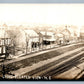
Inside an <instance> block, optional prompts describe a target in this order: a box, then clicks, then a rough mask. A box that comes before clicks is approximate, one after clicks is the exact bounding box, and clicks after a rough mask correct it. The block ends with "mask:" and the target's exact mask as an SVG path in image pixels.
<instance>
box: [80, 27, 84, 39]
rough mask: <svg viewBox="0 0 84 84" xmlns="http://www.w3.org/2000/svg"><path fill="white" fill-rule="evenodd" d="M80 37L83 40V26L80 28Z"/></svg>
mask: <svg viewBox="0 0 84 84" xmlns="http://www.w3.org/2000/svg"><path fill="white" fill-rule="evenodd" d="M80 39H81V40H84V27H82V28H81V29H80Z"/></svg>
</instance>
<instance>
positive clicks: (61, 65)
mask: <svg viewBox="0 0 84 84" xmlns="http://www.w3.org/2000/svg"><path fill="white" fill-rule="evenodd" d="M79 52H80V51H79ZM79 52H76V53H73V54H71V55H68V56H66V57H64V58H61V59H59V60H56V61H54V62H52V63H49V64H47V65H44V66H42V67H40V68H38V69H36V70H33V71H31V72H29V73H26V74H25V75H29V76H33V77H35V76H41V77H43V76H46V77H48V76H52V77H53V76H55V75H59V74H61V73H63V72H65V71H67V70H69V69H71V68H72V67H74V66H75V67H76V66H77V65H78V64H80V63H82V62H84V61H81V62H80V60H81V58H82V57H84V51H82V52H81V53H79ZM73 55H74V56H73ZM82 60H83V59H82Z"/></svg>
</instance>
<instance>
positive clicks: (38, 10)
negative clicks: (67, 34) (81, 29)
mask: <svg viewBox="0 0 84 84" xmlns="http://www.w3.org/2000/svg"><path fill="white" fill-rule="evenodd" d="M0 23H1V24H3V23H6V24H8V25H10V24H14V25H20V24H22V25H28V24H54V25H60V24H70V25H78V26H80V25H84V4H0Z"/></svg>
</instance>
